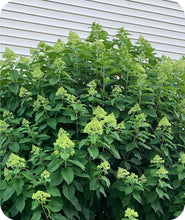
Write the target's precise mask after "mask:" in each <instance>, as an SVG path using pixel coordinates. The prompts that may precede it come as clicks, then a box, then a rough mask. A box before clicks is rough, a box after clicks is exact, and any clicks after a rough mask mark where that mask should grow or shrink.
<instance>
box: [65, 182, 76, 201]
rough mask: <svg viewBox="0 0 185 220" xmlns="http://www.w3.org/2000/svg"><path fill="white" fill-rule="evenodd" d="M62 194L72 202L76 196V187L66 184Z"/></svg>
mask: <svg viewBox="0 0 185 220" xmlns="http://www.w3.org/2000/svg"><path fill="white" fill-rule="evenodd" d="M62 192H63V194H64V196H65V197H66V198H67V199H68V200H70V201H71V200H72V199H73V197H74V194H75V187H74V186H73V185H72V184H70V185H66V184H64V185H63V187H62Z"/></svg>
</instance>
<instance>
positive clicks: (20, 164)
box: [6, 153, 26, 169]
mask: <svg viewBox="0 0 185 220" xmlns="http://www.w3.org/2000/svg"><path fill="white" fill-rule="evenodd" d="M6 166H7V167H11V168H12V169H15V168H18V169H22V168H25V167H26V165H25V159H24V158H21V157H19V156H17V155H15V154H14V153H11V154H10V157H9V159H8V161H7V163H6Z"/></svg>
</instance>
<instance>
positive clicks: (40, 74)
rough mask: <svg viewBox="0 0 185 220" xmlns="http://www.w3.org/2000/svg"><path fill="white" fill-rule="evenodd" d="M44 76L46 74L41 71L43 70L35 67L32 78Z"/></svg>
mask: <svg viewBox="0 0 185 220" xmlns="http://www.w3.org/2000/svg"><path fill="white" fill-rule="evenodd" d="M43 75H44V73H43V72H42V71H41V69H40V68H39V67H38V66H36V67H34V70H33V72H32V76H33V77H34V78H41V77H43Z"/></svg>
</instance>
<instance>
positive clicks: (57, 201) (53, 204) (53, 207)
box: [46, 198, 64, 212]
mask: <svg viewBox="0 0 185 220" xmlns="http://www.w3.org/2000/svg"><path fill="white" fill-rule="evenodd" d="M63 205H64V204H63V200H62V199H61V198H52V199H51V200H50V201H49V202H48V205H46V207H47V208H48V209H49V210H50V211H51V212H59V211H60V210H61V209H62V208H63Z"/></svg>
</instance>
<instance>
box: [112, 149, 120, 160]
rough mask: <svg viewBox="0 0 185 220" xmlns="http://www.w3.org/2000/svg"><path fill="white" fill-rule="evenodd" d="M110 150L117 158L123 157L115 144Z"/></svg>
mask: <svg viewBox="0 0 185 220" xmlns="http://www.w3.org/2000/svg"><path fill="white" fill-rule="evenodd" d="M110 152H111V153H112V154H113V155H114V157H115V158H116V159H119V160H120V159H121V157H120V154H119V152H118V150H116V148H115V146H114V145H111V147H110Z"/></svg>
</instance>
